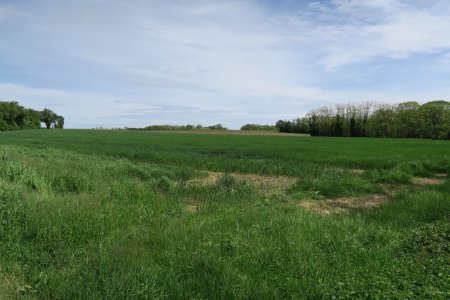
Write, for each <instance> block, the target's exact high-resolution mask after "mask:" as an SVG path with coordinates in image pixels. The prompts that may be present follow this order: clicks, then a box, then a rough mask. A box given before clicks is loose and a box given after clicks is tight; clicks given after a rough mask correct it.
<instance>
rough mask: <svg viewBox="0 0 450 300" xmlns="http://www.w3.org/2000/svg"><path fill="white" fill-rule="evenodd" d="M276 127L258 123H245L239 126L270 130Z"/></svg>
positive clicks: (246, 128)
mask: <svg viewBox="0 0 450 300" xmlns="http://www.w3.org/2000/svg"><path fill="white" fill-rule="evenodd" d="M276 129H277V128H276V127H275V126H274V125H260V124H245V125H243V126H242V127H241V130H263V131H272V130H276Z"/></svg>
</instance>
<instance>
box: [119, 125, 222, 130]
mask: <svg viewBox="0 0 450 300" xmlns="http://www.w3.org/2000/svg"><path fill="white" fill-rule="evenodd" d="M125 129H126V130H143V131H182V130H228V129H227V128H225V127H223V125H222V124H215V125H211V126H203V125H190V124H188V125H150V126H146V127H144V128H134V127H125Z"/></svg>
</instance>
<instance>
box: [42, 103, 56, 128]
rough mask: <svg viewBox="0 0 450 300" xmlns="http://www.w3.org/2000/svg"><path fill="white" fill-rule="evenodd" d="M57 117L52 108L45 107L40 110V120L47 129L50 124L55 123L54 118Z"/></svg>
mask: <svg viewBox="0 0 450 300" xmlns="http://www.w3.org/2000/svg"><path fill="white" fill-rule="evenodd" d="M57 119H58V115H57V114H55V113H54V112H53V111H52V110H50V109H48V108H45V109H44V110H43V111H42V112H41V122H43V123H44V124H45V126H46V127H47V129H50V127H51V126H52V124H55V123H56V120H57Z"/></svg>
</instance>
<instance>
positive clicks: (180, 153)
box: [0, 130, 450, 299]
mask: <svg viewBox="0 0 450 300" xmlns="http://www.w3.org/2000/svg"><path fill="white" fill-rule="evenodd" d="M449 171H450V142H449V141H435V140H420V139H414V140H413V139H375V138H374V139H371V138H324V137H304V136H248V135H246V136H244V135H242V136H241V135H225V134H222V135H201V134H188V133H160V132H138V131H101V130H48V131H47V130H24V131H15V132H0V299H166V298H167V299H284V298H291V299H448V298H450V180H449V179H448V174H449Z"/></svg>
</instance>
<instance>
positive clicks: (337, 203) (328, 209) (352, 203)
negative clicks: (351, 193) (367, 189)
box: [299, 194, 388, 215]
mask: <svg viewBox="0 0 450 300" xmlns="http://www.w3.org/2000/svg"><path fill="white" fill-rule="evenodd" d="M387 200H388V196H387V195H379V194H376V195H370V196H366V197H341V198H336V199H325V200H321V201H303V202H301V203H300V204H299V205H300V206H301V207H304V208H307V209H310V210H312V211H314V212H317V213H320V214H323V215H330V214H336V213H345V212H349V211H354V210H360V209H371V208H376V207H378V206H380V205H381V204H382V203H384V202H386V201H387Z"/></svg>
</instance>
